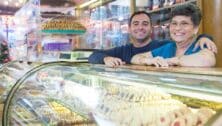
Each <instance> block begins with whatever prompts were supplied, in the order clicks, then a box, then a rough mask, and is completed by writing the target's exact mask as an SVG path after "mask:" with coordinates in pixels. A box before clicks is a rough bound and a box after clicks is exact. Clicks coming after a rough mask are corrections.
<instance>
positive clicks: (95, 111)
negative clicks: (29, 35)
mask: <svg viewBox="0 0 222 126" xmlns="http://www.w3.org/2000/svg"><path fill="white" fill-rule="evenodd" d="M127 67H128V66H125V68H108V67H105V66H103V65H91V64H87V63H69V62H54V63H47V64H44V65H40V66H37V67H35V68H34V69H32V70H31V71H29V72H27V73H26V74H25V75H24V76H23V77H22V78H21V79H19V80H18V81H17V84H16V85H15V86H14V87H13V88H12V89H11V90H10V92H9V95H8V97H7V100H6V102H5V106H4V111H3V123H2V124H3V125H4V126H9V125H10V126H11V125H30V126H31V125H32V126H33V125H60V126H68V125H70V126H71V125H84V126H88V125H89V126H96V125H99V126H139V125H144V126H151V125H152V126H160V125H161V126H177V125H189V126H191V125H192V126H200V125H208V124H210V125H211V124H213V123H216V122H217V121H216V120H220V118H219V117H220V116H221V112H220V111H221V109H222V98H221V96H222V77H221V76H219V75H218V76H215V75H214V76H209V75H198V74H184V73H178V72H176V73H172V72H164V73H163V72H160V71H144V70H143V71H142V70H133V69H129V68H127ZM220 122H221V121H219V123H220Z"/></svg>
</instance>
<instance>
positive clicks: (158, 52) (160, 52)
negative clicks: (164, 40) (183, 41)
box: [151, 41, 201, 58]
mask: <svg viewBox="0 0 222 126" xmlns="http://www.w3.org/2000/svg"><path fill="white" fill-rule="evenodd" d="M196 43H197V41H194V42H193V43H192V44H191V45H190V47H189V48H188V49H187V50H186V51H185V53H184V55H190V54H193V53H196V52H199V51H200V50H201V48H200V47H198V48H197V49H195V50H193V49H194V47H195V44H196ZM176 50H177V47H176V43H175V42H171V43H168V44H166V45H163V46H161V47H160V48H157V49H154V50H152V51H151V53H152V55H153V57H157V56H161V57H163V58H172V57H175V56H176Z"/></svg>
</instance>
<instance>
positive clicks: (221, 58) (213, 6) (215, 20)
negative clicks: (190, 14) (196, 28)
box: [202, 0, 222, 67]
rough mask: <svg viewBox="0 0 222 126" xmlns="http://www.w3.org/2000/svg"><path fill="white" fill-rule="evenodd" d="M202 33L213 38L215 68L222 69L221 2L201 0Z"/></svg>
mask: <svg viewBox="0 0 222 126" xmlns="http://www.w3.org/2000/svg"><path fill="white" fill-rule="evenodd" d="M202 7H203V26H202V27H203V29H202V30H203V33H207V34H209V35H211V36H212V37H213V38H214V41H215V43H216V45H217V48H218V53H217V54H216V58H217V64H216V67H222V0H202Z"/></svg>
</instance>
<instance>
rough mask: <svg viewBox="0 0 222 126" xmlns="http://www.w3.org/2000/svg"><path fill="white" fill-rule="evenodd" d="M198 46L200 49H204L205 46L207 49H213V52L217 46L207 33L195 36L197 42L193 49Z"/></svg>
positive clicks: (215, 51)
mask: <svg viewBox="0 0 222 126" xmlns="http://www.w3.org/2000/svg"><path fill="white" fill-rule="evenodd" d="M198 47H200V48H201V49H204V48H205V47H207V49H209V50H211V51H213V52H214V53H217V46H216V44H215V43H214V41H213V38H212V37H211V36H209V35H207V34H201V35H199V36H198V37H197V43H196V44H195V48H194V49H193V50H194V51H195V50H196V49H198Z"/></svg>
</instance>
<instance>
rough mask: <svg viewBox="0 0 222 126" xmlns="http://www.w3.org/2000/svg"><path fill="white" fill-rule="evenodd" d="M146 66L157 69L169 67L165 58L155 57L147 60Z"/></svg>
mask: <svg viewBox="0 0 222 126" xmlns="http://www.w3.org/2000/svg"><path fill="white" fill-rule="evenodd" d="M146 65H154V66H155V67H168V66H169V64H168V62H167V60H166V59H164V58H163V57H159V56H158V57H154V58H149V59H147V60H146Z"/></svg>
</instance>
